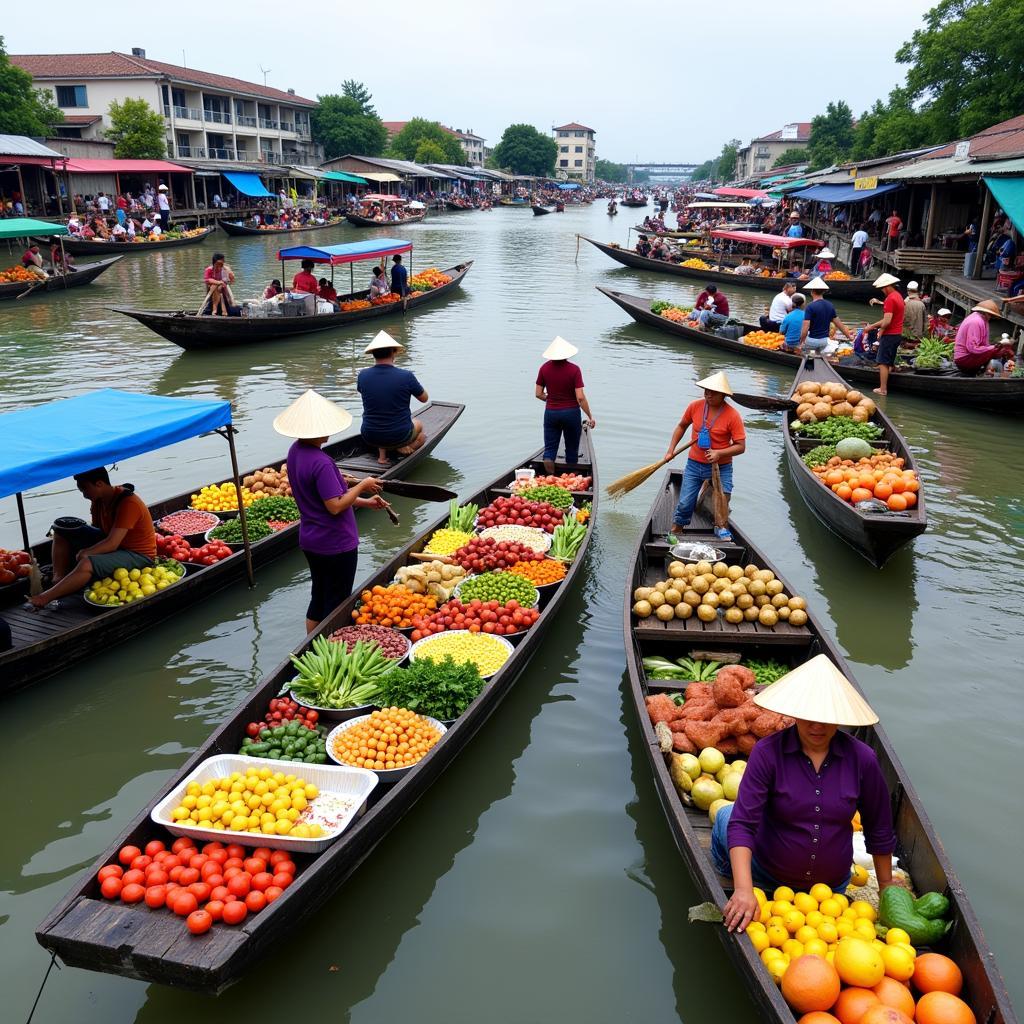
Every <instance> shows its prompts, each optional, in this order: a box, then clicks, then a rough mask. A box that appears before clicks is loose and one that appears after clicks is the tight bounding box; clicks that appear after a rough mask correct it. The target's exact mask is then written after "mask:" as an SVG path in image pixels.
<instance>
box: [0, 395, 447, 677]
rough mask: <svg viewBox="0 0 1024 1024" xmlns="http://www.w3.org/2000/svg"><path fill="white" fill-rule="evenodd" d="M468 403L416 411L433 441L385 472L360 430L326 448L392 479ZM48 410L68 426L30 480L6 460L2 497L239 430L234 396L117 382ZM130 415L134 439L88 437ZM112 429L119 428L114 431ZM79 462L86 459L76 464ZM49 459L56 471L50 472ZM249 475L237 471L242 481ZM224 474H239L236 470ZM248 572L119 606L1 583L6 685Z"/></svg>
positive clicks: (205, 571)
mask: <svg viewBox="0 0 1024 1024" xmlns="http://www.w3.org/2000/svg"><path fill="white" fill-rule="evenodd" d="M464 408H465V407H464V406H462V405H458V404H455V403H451V402H429V403H428V404H427V405H425V406H423V408H422V409H419V410H417V412H416V418H417V419H418V420H420V422H422V423H423V428H424V433H425V434H426V438H427V439H426V441H425V443H424V445H423V447H422V448H419V449H417V450H416V451H415V452H413V453H412V454H411V455H407V456H405V457H404V458H401V459H399V460H397V461H395V462H393V463H392V464H391V465H389V466H388V467H387V468H385V469H382V468H381V466H380V465H379V464H378V462H377V458H376V451H375V450H374V451H371V450H370V449H369V448H368V447H367V445H366V444H365V443H364V442H363V440H362V438H361V437H360V436H359V435H358V434H356V435H353V436H351V437H346V438H342V439H341V440H340V441H336V442H334V443H332V444H329V445H326V446H325V448H324V451H326V452H327V453H328V454H329V455H330V456H331V457H332V458H333V459H334V461H335V462H336V463H337V464H338V465H339V466H340V467H341V469H342V470H343V471H344V472H346V473H349V474H352V475H355V476H361V477H362V476H369V475H373V476H376V477H378V478H379V479H381V480H384V481H392V480H401V479H402V478H404V477H405V476H407V475H408V473H409V472H410V471H411V470H412V469H413V467H415V466H416V465H417V464H418V463H419V462H421V461H422V460H423V459H425V458H426V457H427V456H428V455H429V454H430V453H431V452H432V451H433V450H434V448H436V447H437V445H438V444H439V443H440V441H441V440H442V438H444V436H445V434H447V433H448V431H449V430H450V429H451V427H452V425H453V424H454V423H455V421H456V420H457V419H458V418H459V416H460V415H461V414H462V411H463V409H464ZM42 409H46V410H51V412H50V413H49V415H50V416H52V422H53V423H57V424H62V426H60V427H59V428H58V431H57V433H56V434H55V435H54V438H53V439H50V438H47V437H43V438H42V441H41V442H39V443H37V444H36V445H35V447H34V449H33V450H34V451H35V452H38V451H45V452H46V455H45V457H44V458H43V459H42V460H41V462H40V465H41V469H40V470H39V471H38V472H37V471H35V470H34V468H31V467H30V471H31V473H30V475H29V476H27V477H26V470H25V468H24V466H23V465H22V464H21V463H19V464H18V465H15V466H13V468H10V469H7V467H3V466H2V465H0V495H6V494H18V495H19V507H20V495H21V492H22V491H23V490H27V489H29V488H30V487H32V486H37V485H39V484H41V483H48V482H52V481H53V480H59V479H66V478H67V477H68V476H69V475H70V473H76V472H81V471H83V470H85V469H89V468H92V466H93V465H100V464H103V463H107V462H112V461H114V460H115V459H116V458H118V457H120V458H127V457H128V456H129V455H136V454H139V453H141V452H145V451H152V450H155V449H157V448H160V447H163V446H164V445H167V444H173V443H175V441H177V440H182V439H185V438H187V437H191V436H197V435H198V434H200V433H205V432H206V431H208V430H210V429H216V430H217V431H218V432H222V433H224V434H225V436H228V437H229V440H230V436H229V435H230V431H231V430H232V429H233V428H232V427H231V425H230V424H231V406H230V404H229V403H227V402H199V401H192V400H188V399H180V398H164V397H162V396H153V395H133V394H128V393H126V392H122V391H115V390H110V389H107V390H104V391H98V392H94V393H92V394H88V395H82V396H80V397H78V398H72V399H66V400H64V401H59V402H54V403H51V404H50V405H48V406H43V407H42ZM40 415H41V413H40V411H39V409H38V408H37V409H27V410H22V411H19V412H13V413H7V414H6V415H4V416H0V431H2V432H3V435H4V436H5V437H7V436H11V437H15V436H18V434H19V432H23V431H25V430H27V429H29V427H31V429H32V431H33V435H35V434H37V433H38V432H39V431H40V430H42V431H44V433H45V426H44V425H42V423H41V421H40V420H39V418H38V417H39V416H40ZM122 421H123V422H125V423H128V424H130V426H131V427H132V431H128V432H127V433H128V436H127V437H126V438H125V439H123V441H124V443H123V446H122V447H118V446H117V442H119V441H120V440H121V439H120V438H115V443H114V444H113V446H111V445H108V446H107V447H106V448H102V449H97V448H95V446H93V445H91V444H90V442H89V441H88V439H89V438H92V437H94V436H95V435H96V430H95V424H96V423H98V422H99V423H106V422H110V423H114V424H116V423H120V422H122ZM215 421H216V422H215ZM180 422H185V423H186V426H185V427H181V426H179V423H180ZM68 424H70V426H68ZM191 424H194V425H195V430H194V432H192V433H190V432H189V426H188V425H191ZM135 428H138V429H140V430H144V431H146V432H147V433H148V434H151V435H152V437H153V440H152V442H147V443H145V444H143V445H142V446H141V447H140V446H139V445H137V444H136V445H134V446H132V445H133V442H134V441H135V433H134V429H135ZM114 433H115V434H117V433H118V432H117V430H116V429H115V430H114ZM83 438H84V439H86V441H85V442H84V444H82V443H80V442H81V439H83ZM82 448H84V449H85V452H87V453H88V455H89V457H88V458H87V457H85V455H84V454H80V452H81V450H82ZM232 453H233V447H232ZM285 455H286V453H283V454H281V453H279V455H278V456H277V457H276V458H274V459H268V460H266V461H264V462H261V463H260V464H259V466H257V467H256V468H255V469H252V470H250V471H249V472H250V473H255V472H257V471H258V470H260V469H262V468H263V467H264V466H275V467H276V466H278V465H279V464H280V463H282V462H284V461H285ZM90 458H91V461H90ZM75 459H78V461H77V462H75V461H74V460H75ZM69 460H71V461H69ZM0 462H2V459H0ZM51 465H52V467H53V468H52V470H51V469H49V467H50V466H51ZM5 470H6V471H5ZM246 475H248V474H245V473H243V474H239V479H241V478H242V477H244V476H246ZM222 479H228V480H230V479H232V475H231V473H230V472H229V473H227V474H226V475H225V477H223V478H222ZM200 486H201V484H199V485H197V486H196V487H195V489H194V490H195V491H198V489H199V487H200ZM192 493H194V491H186V492H184V493H182V494H177V495H175V496H174V497H171V498H166V499H165V500H163V501H158V502H154V503H153V504H151V505H150V506H149V510H150V514H151V515H152V517H153V520H154V522H155V521H157V520H159V519H160V518H162V517H163V516H165V515H169V514H170V513H172V512H177V511H180V510H182V509H188V508H189V507H190V498H191V495H192ZM22 535H23V538H24V543H25V545H26V550H30V551H31V552H32V554H33V555H34V557H35V559H36V561H37V562H38V563H39V564H40V565H46V564H48V563H49V562H50V561H51V555H50V545H51V542H50V541H49V540H44V541H40V542H39V543H37V544H33V545H32V546H31V547H29V541H28V536H27V528H26V527H25V525H24V519H22ZM298 535H299V531H298V524H297V523H296V524H294V525H292V526H289V527H285V528H284V529H281V530H278V531H277V532H275V533H272V534H270V536H268V537H265V538H263V539H262V540H257V541H253V542H252V544H251V545H250V550H251V556H252V563H253V565H255V566H259V565H263V564H264V563H266V562H269V561H270V560H271V559H273V558H276V557H277V556H278V555H281V554H283V553H284V552H285V551H288V550H290V549H292V548H294V547H296V546H297V545H298V542H299V539H298ZM247 572H248V566H247V560H246V558H245V553H244V551H239V552H237V553H236V554H234V555H232V556H231V557H229V558H226V559H224V560H223V561H220V562H216V563H214V564H213V565H208V566H201V565H194V564H192V563H188V564H187V565H186V575H185V576H184V578H183V579H182V580H181V581H180V582H178V583H175V584H174V585H172V586H170V587H168V588H167V589H166V590H161V591H160V592H159V593H157V594H153V595H151V596H150V597H147V598H145V599H144V600H140V601H136V602H134V603H133V604H128V605H123V606H120V607H113V608H97V607H93V606H91V605H89V604H88V603H87V602H86V600H85V598H84V597H83V595H82V594H81V593H79V594H73V595H71V596H69V597H63V598H60V599H59V603H55V604H53V605H50V606H48V607H47V608H46V609H43V610H41V611H36V610H34V609H32V608H31V607H29V606H27V605H26V604H25V603H24V600H25V596H26V594H27V582H26V581H19V582H18V583H16V584H11V585H10V586H7V587H0V615H2V616H3V618H4V619H5V620H6V621H7V624H8V625H9V626H10V628H11V633H12V639H13V646H12V648H11V649H10V650H7V651H0V692H10V691H13V690H16V689H19V688H21V687H24V686H28V685H30V684H32V683H36V682H39V681H40V680H41V679H44V678H46V677H47V676H49V675H52V674H53V673H55V672H59V671H61V670H62V669H64V668H66V667H67V666H68V665H70V664H73V663H74V662H76V661H81V660H82V659H84V658H86V657H89V656H91V655H94V654H96V653H97V652H99V651H103V650H106V649H107V648H109V647H111V646H113V645H114V644H116V643H120V642H121V641H122V640H126V639H128V638H129V637H132V636H135V635H136V634H138V633H139V632H141V631H142V630H144V629H147V628H148V627H149V626H151V625H152V624H153V623H155V622H158V621H160V620H161V619H165V618H167V617H168V616H170V615H173V614H174V613H175V612H178V611H181V610H183V609H185V608H188V607H191V606H192V605H194V604H195V602H196V601H197V600H199V599H201V598H203V597H206V596H207V595H208V594H211V593H213V592H215V591H217V590H220V589H221V588H223V587H226V586H228V585H229V584H231V583H235V582H237V581H238V580H241V579H244V578H245V577H246V574H247Z"/></svg>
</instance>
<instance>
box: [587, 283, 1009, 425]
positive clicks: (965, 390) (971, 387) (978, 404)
mask: <svg viewBox="0 0 1024 1024" xmlns="http://www.w3.org/2000/svg"><path fill="white" fill-rule="evenodd" d="M597 290H598V291H599V292H601V293H602V294H603V295H607V296H608V298H609V299H611V300H612V302H614V303H615V304H616V305H618V306H621V307H622V309H624V310H625V311H626V312H627V313H628V314H629V315H630V316H631V317H632V318H633V319H634V320H635V321H636V322H637V323H640V324H646V325H647V326H649V327H654V328H656V329H657V330H659V331H664V332H665V333H666V334H671V335H674V336H675V337H677V338H682V339H684V340H686V341H693V342H696V343H697V344H699V345H706V346H708V347H709V348H714V349H718V350H719V351H721V352H728V353H730V354H732V355H739V356H747V357H748V358H750V359H760V360H762V361H763V362H768V363H774V364H775V365H776V366H785V367H787V368H789V369H791V370H793V371H794V372H795V371H796V370H797V369H798V368H799V366H800V361H801V357H800V356H799V355H796V354H794V353H791V352H782V351H772V350H770V349H764V348H758V347H756V346H754V345H746V344H744V343H743V341H742V338H741V339H740V340H734V339H732V338H722V337H719V336H718V335H717V334H714V333H711V332H707V331H697V330H694V329H693V328H692V327H687V326H686V325H685V324H679V323H675V322H673V321H672V320H666V319H665V318H664V317H663V316H658V314H657V313H652V312H651V300H650V299H645V298H643V297H641V296H639V295H628V294H626V293H625V292H618V291H615V290H613V289H611V288H601V287H600V286H599V287H598V289H597ZM740 326H741V330H742V331H743V334H749V333H750V332H751V331H755V330H758V328H757V327H755V326H754V325H753V324H742V325H740ZM839 369H840V371H841V372H842V375H843V378H844V379H845V380H847V381H856V382H857V383H858V384H863V385H865V386H866V387H871V388H874V387H876V386H877V385H878V369H877V368H876V367H874V366H871V365H867V366H840V367H839ZM889 389H890V394H891V393H892V392H893V391H899V392H907V393H909V394H913V395H918V396H920V397H921V398H934V399H936V400H938V401H940V402H946V403H950V402H952V403H954V404H956V405H963V406H967V407H969V408H972V409H979V410H987V411H989V412H1001V413H1010V414H1017V415H1020V414H1024V377H984V376H978V377H961V376H959V375H957V374H942V373H918V372H916V371H914V370H898V371H894V372H893V373H890V374H889Z"/></svg>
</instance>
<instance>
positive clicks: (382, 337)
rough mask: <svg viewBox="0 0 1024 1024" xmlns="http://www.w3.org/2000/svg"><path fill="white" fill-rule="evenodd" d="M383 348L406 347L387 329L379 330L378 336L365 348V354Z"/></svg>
mask: <svg viewBox="0 0 1024 1024" xmlns="http://www.w3.org/2000/svg"><path fill="white" fill-rule="evenodd" d="M382 348H405V346H404V345H400V344H399V343H398V342H397V341H395V339H394V338H392V337H391V335H390V334H388V332H387V331H378V332H377V337H376V338H374V339H373V341H371V342H370V344H369V345H367V346H366V348H364V349H363V354H364V355H369V354H370V353H371V352H379V351H380V350H381V349H382Z"/></svg>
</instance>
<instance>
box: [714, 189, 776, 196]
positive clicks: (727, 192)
mask: <svg viewBox="0 0 1024 1024" xmlns="http://www.w3.org/2000/svg"><path fill="white" fill-rule="evenodd" d="M715 195H716V196H731V197H734V198H736V199H767V198H768V193H767V192H765V190H764V189H763V188H730V187H726V188H716V189H715Z"/></svg>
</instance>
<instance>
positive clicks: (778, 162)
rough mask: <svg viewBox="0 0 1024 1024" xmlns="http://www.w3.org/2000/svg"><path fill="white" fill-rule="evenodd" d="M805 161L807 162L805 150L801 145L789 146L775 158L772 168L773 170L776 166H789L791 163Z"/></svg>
mask: <svg viewBox="0 0 1024 1024" xmlns="http://www.w3.org/2000/svg"><path fill="white" fill-rule="evenodd" d="M805 163H807V150H805V149H804V148H803V147H802V146H791V147H790V148H789V149H786V150H783V152H781V153H780V154H779V155H778V156H777V157H776V158H775V163H773V164H772V170H773V171H774V170H775V168H776V167H791V166H792V165H793V164H805Z"/></svg>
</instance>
